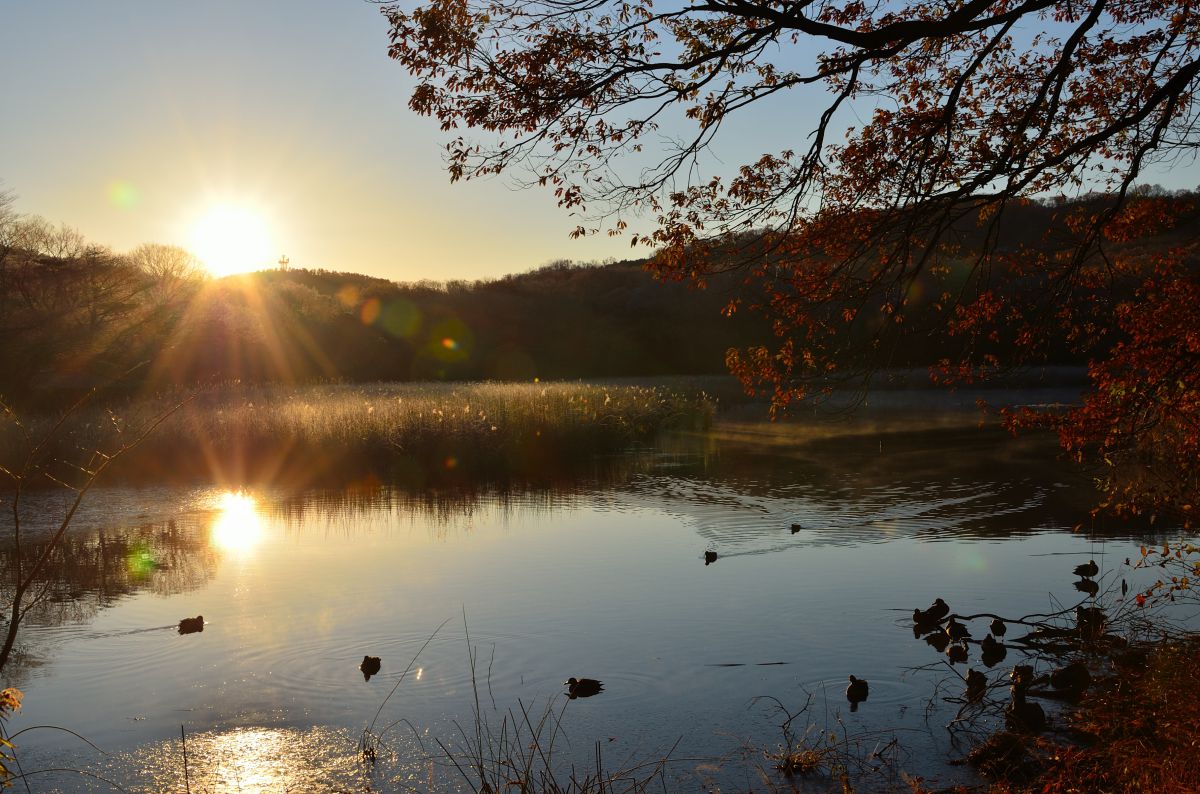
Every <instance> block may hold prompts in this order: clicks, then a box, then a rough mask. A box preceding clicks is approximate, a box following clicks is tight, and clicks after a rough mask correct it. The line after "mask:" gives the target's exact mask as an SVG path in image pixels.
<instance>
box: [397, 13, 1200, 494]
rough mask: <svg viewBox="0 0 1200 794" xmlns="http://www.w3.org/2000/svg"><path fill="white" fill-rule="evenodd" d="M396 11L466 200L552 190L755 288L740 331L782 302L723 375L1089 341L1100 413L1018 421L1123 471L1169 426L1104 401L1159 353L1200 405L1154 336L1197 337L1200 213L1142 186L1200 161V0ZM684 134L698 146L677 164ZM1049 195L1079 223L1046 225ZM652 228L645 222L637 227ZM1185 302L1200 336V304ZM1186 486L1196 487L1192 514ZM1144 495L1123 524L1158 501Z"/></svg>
mask: <svg viewBox="0 0 1200 794" xmlns="http://www.w3.org/2000/svg"><path fill="white" fill-rule="evenodd" d="M383 13H384V14H385V15H386V17H387V19H388V21H389V23H390V25H391V31H390V36H391V48H390V54H391V56H392V57H393V58H394V59H396V60H397V61H399V62H400V63H401V64H402V65H403V66H404V67H405V68H406V69H407V70H408V71H409V72H410V73H411V74H412V75H413V77H414V78H415V79H416V85H415V87H414V89H413V92H412V96H411V99H410V102H409V104H410V107H411V108H412V109H413V110H415V111H417V112H418V113H421V114H425V115H429V116H432V117H434V118H436V119H437V120H438V121H439V122H440V123H441V125H442V128H443V130H444V131H446V132H448V133H452V134H454V135H455V137H453V138H452V139H451V140H450V142H449V143H448V145H447V153H448V166H449V171H450V176H451V178H452V179H460V178H472V177H480V176H488V175H493V174H497V173H501V172H512V171H514V170H516V169H518V168H519V169H527V173H530V174H532V177H533V181H535V182H537V183H540V184H542V185H545V186H548V187H550V188H551V189H553V190H554V192H555V195H556V196H557V198H558V201H559V204H560V205H561V206H562V207H564V208H565V209H568V210H570V211H571V212H573V213H575V214H577V215H579V216H580V217H582V218H583V219H584V222H583V223H581V224H580V225H578V226H577V227H576V229H575V234H577V235H578V234H591V233H608V234H621V233H626V232H628V233H630V234H631V237H632V241H633V242H634V243H644V244H647V245H649V246H652V247H654V248H655V249H656V255H655V257H654V258H653V260H652V262H651V268H652V269H653V270H655V271H656V272H657V273H659V274H660V275H662V276H664V277H667V278H676V279H690V280H693V281H695V282H696V283H698V284H700V285H703V284H704V283H705V282H706V280H707V279H708V278H709V277H711V275H712V274H713V273H714V272H715V271H720V270H727V269H735V268H736V269H739V270H740V271H741V272H742V273H743V274H744V278H745V289H744V290H743V293H742V294H741V295H739V296H736V297H735V298H733V299H732V300H730V301H729V305H728V306H727V307H726V310H727V311H728V312H734V311H738V310H741V309H743V308H753V309H756V310H758V311H761V312H763V313H765V315H766V316H767V317H768V319H769V320H770V322H771V328H772V333H771V334H770V335H769V336H768V337H767V338H765V339H763V340H762V344H758V345H752V346H749V347H747V348H744V349H740V350H738V349H734V350H730V351H729V353H728V356H727V363H728V364H729V366H730V367H731V369H732V370H733V371H734V372H735V373H736V374H737V375H738V376H739V377H740V378H741V379H742V380H743V382H744V383H745V384H746V386H747V388H749V389H755V390H760V389H765V390H768V391H769V392H770V393H771V394H772V396H773V401H774V404H775V406H776V407H777V408H783V407H786V406H787V405H788V403H790V402H791V401H792V400H795V399H797V398H799V397H802V396H804V395H806V394H809V393H811V390H812V389H813V387H814V386H816V387H818V388H822V389H824V388H829V387H831V386H832V385H834V384H837V383H845V382H846V381H851V382H854V383H856V384H859V385H863V384H864V383H865V380H864V378H865V377H866V376H867V375H869V373H870V372H871V371H872V370H873V369H874V368H876V367H878V366H880V365H886V364H889V363H895V362H897V361H901V360H903V358H904V356H905V353H906V351H907V350H908V349H910V347H911V345H913V344H914V343H917V342H919V341H920V340H923V339H927V338H929V337H930V336H936V337H939V338H949V339H953V340H954V341H955V342H956V345H955V351H954V355H951V356H946V357H944V358H943V359H942V360H941V361H940V362H939V364H938V366H937V367H935V371H934V375H935V377H936V378H938V379H940V380H945V381H949V382H960V381H963V380H974V379H978V378H982V377H987V376H989V375H991V374H993V373H995V372H996V371H997V370H998V369H999V368H1001V367H1004V366H1012V365H1020V364H1026V363H1030V362H1036V361H1041V360H1046V359H1047V358H1048V357H1051V356H1061V355H1062V352H1063V351H1064V350H1068V351H1071V352H1073V353H1074V354H1075V355H1076V356H1078V357H1080V359H1081V360H1086V359H1089V358H1090V359H1092V360H1093V361H1094V362H1095V365H1094V367H1093V371H1092V375H1093V379H1094V384H1095V388H1094V390H1093V391H1092V393H1091V394H1092V398H1091V400H1090V401H1089V410H1087V411H1083V412H1076V413H1072V414H1070V415H1067V416H1061V415H1058V416H1048V415H1036V416H1030V415H1029V414H1028V413H1021V414H1019V415H1017V414H1014V415H1012V417H1011V419H1012V421H1013V422H1014V423H1027V422H1031V421H1038V422H1041V423H1044V424H1052V425H1054V426H1056V427H1058V428H1059V429H1060V431H1061V432H1062V433H1063V434H1064V435H1063V438H1064V442H1065V443H1067V445H1068V447H1069V448H1070V449H1071V450H1072V451H1073V452H1075V453H1077V454H1078V455H1079V456H1081V457H1084V458H1091V457H1092V456H1093V454H1094V455H1095V459H1097V460H1103V461H1106V462H1107V463H1109V464H1111V465H1114V466H1116V465H1117V464H1118V463H1120V461H1117V460H1114V459H1113V457H1112V455H1110V454H1106V453H1113V454H1115V453H1116V452H1117V451H1118V450H1126V451H1129V450H1132V449H1134V448H1138V449H1142V450H1143V451H1144V448H1143V447H1141V446H1140V445H1139V442H1138V439H1139V438H1141V436H1140V435H1139V434H1140V433H1141V428H1142V427H1143V425H1141V424H1139V423H1138V420H1137V415H1138V412H1139V411H1141V412H1144V411H1145V409H1146V405H1145V404H1143V403H1140V402H1137V401H1133V400H1126V399H1125V398H1124V397H1122V396H1114V392H1113V390H1111V389H1108V385H1109V384H1112V383H1114V382H1118V381H1121V382H1123V381H1126V380H1130V379H1133V380H1136V378H1137V377H1138V371H1137V370H1139V369H1140V368H1143V367H1145V366H1146V362H1145V361H1144V360H1143V359H1144V357H1155V356H1158V357H1165V358H1164V360H1163V361H1162V362H1161V366H1159V365H1151V366H1150V367H1149V369H1148V370H1147V371H1148V372H1155V373H1158V372H1160V370H1161V371H1162V372H1166V371H1168V370H1169V371H1170V372H1171V373H1172V377H1174V383H1173V384H1172V385H1171V388H1176V389H1181V390H1183V391H1184V392H1186V393H1187V394H1188V395H1194V391H1193V390H1194V389H1195V388H1196V387H1197V385H1200V384H1198V382H1197V381H1198V380H1200V379H1197V377H1196V374H1197V370H1198V369H1200V368H1198V367H1197V365H1196V361H1195V360H1194V358H1195V356H1194V351H1193V352H1186V351H1187V350H1188V349H1189V348H1187V345H1186V344H1185V345H1184V346H1183V347H1180V346H1177V345H1176V346H1171V345H1164V344H1156V343H1154V342H1153V341H1152V340H1150V341H1145V342H1144V343H1137V342H1135V341H1133V340H1131V338H1130V337H1131V331H1132V330H1134V329H1135V327H1137V326H1138V324H1139V323H1141V322H1155V321H1157V320H1158V319H1159V318H1164V317H1167V316H1172V317H1178V316H1179V315H1178V314H1177V313H1176V314H1172V311H1170V310H1161V308H1162V307H1161V306H1160V303H1161V301H1162V300H1170V298H1169V297H1164V296H1168V295H1173V294H1184V293H1186V292H1187V291H1188V289H1194V287H1189V288H1186V289H1185V288H1179V289H1178V290H1175V292H1163V291H1162V290H1158V289H1156V288H1155V287H1154V285H1161V284H1163V283H1178V282H1180V281H1186V282H1187V283H1188V284H1189V285H1194V283H1195V271H1196V268H1195V258H1196V237H1195V228H1196V225H1195V223H1194V221H1195V219H1196V215H1195V210H1194V207H1193V206H1192V204H1191V201H1190V197H1176V196H1171V195H1160V194H1161V192H1162V191H1157V193H1158V194H1156V192H1155V191H1147V190H1139V188H1138V187H1137V185H1136V182H1137V180H1138V179H1139V177H1140V176H1141V175H1142V174H1143V173H1144V172H1145V170H1146V168H1147V167H1148V166H1150V165H1151V164H1155V163H1164V162H1167V163H1170V162H1172V161H1174V160H1178V159H1180V158H1194V157H1195V153H1196V150H1197V147H1198V146H1200V136H1197V134H1196V133H1197V121H1198V119H1200V116H1198V115H1197V110H1198V108H1197V104H1196V100H1195V91H1196V89H1197V85H1198V74H1200V60H1198V59H1197V52H1198V50H1200V8H1198V7H1197V6H1195V4H1193V3H1191V2H1188V1H1186V0H1175V1H1174V2H1171V1H1168V2H1163V1H1162V0H1094V1H1093V2H1083V3H1078V2H1074V1H1073V0H951V2H919V1H918V2H913V1H911V0H906V1H905V2H896V3H863V2H860V1H859V0H824V1H823V2H809V1H808V0H699V1H698V2H693V3H687V4H667V5H662V6H658V5H653V4H651V3H650V2H649V0H626V2H603V0H488V2H474V1H473V0H431V1H430V2H427V3H425V4H423V5H421V6H419V7H417V8H415V9H412V10H407V8H404V7H400V6H398V5H395V4H387V5H385V7H384V8H383ZM814 97H815V98H816V100H817V102H818V103H819V104H818V105H817V108H816V109H817V110H818V111H819V112H818V113H817V114H816V115H815V116H814V121H813V123H812V124H811V125H810V127H809V128H806V129H797V130H796V134H795V136H794V137H795V139H796V143H795V145H794V146H792V147H789V148H787V149H785V150H783V151H778V152H768V153H764V154H762V155H761V156H758V157H756V158H755V159H753V160H752V161H751V162H748V163H746V164H744V165H742V166H741V167H740V168H737V169H736V170H734V171H732V172H730V173H724V174H723V173H720V172H719V171H716V172H714V173H712V174H710V173H707V172H706V167H705V166H706V164H708V165H711V161H710V160H707V159H706V150H707V149H708V148H709V147H710V144H713V143H714V142H716V141H717V140H718V139H719V136H720V135H721V131H722V128H723V126H724V125H725V122H726V120H727V119H729V118H730V117H732V116H734V115H737V114H743V113H746V112H748V111H751V110H752V109H754V108H762V109H763V110H764V111H769V110H770V109H776V110H777V109H778V108H779V107H780V102H787V103H790V104H792V105H794V104H795V103H796V102H797V101H798V100H811V99H813V98H814ZM859 116H865V120H864V121H859V120H858V117H859ZM680 118H682V119H684V120H689V121H690V127H688V129H689V130H690V131H689V132H688V133H687V134H686V135H685V136H684V137H681V138H679V139H678V140H676V141H675V142H674V145H673V146H672V147H668V148H667V149H661V148H658V146H657V144H656V143H655V142H656V141H657V140H658V139H660V138H661V136H662V135H664V134H665V133H666V132H672V133H674V132H675V131H676V130H677V129H679V126H678V125H679V123H680ZM756 118H759V119H762V118H769V117H767V116H765V114H764V115H761V116H757V117H756ZM793 119H794V116H792V115H789V116H787V120H786V121H784V120H782V119H781V120H780V123H787V124H792V123H794V120H793ZM462 128H470V129H472V130H474V131H475V132H476V133H477V134H479V135H482V136H484V140H481V141H477V140H473V139H471V138H468V137H466V136H464V135H461V134H458V132H457V131H459V130H461V129H462ZM843 133H844V137H843V136H842V134H843ZM651 145H653V146H655V147H656V149H655V153H652V152H648V151H647V150H646V147H648V146H651ZM707 170H713V169H711V168H709V169H707ZM1062 196H1072V197H1073V198H1069V199H1064V198H1062ZM1032 202H1041V203H1046V202H1049V203H1050V204H1051V206H1052V208H1053V209H1054V211H1055V213H1056V216H1057V217H1056V221H1057V222H1055V223H1051V224H1048V225H1043V226H1041V227H1040V228H1038V227H1037V226H1034V227H1032V228H1031V227H1030V226H1029V224H1028V223H1027V221H1028V217H1029V210H1030V209H1031V203H1032ZM645 216H649V217H651V218H653V224H652V225H651V226H650V227H649V229H648V230H641V231H636V232H635V231H634V230H632V229H629V228H628V225H629V224H630V223H631V222H633V221H634V220H635V219H637V218H640V217H645ZM1172 229H1175V230H1177V231H1178V234H1177V236H1176V239H1174V242H1175V243H1176V245H1175V247H1174V248H1172V249H1171V250H1170V251H1168V252H1167V253H1166V254H1163V255H1161V256H1160V255H1154V256H1151V255H1150V254H1148V253H1147V251H1146V250H1145V246H1143V245H1142V244H1141V241H1142V240H1143V238H1145V237H1147V236H1149V235H1162V234H1168V233H1171V231H1172ZM1155 301H1159V302H1160V303H1155ZM1155 307H1158V308H1155ZM1172 309H1173V310H1177V312H1183V313H1184V314H1183V317H1184V318H1186V320H1187V321H1188V322H1190V323H1191V325H1190V327H1196V323H1195V322H1194V321H1195V320H1200V317H1197V316H1196V312H1197V310H1196V308H1195V304H1194V302H1193V303H1190V304H1189V303H1186V302H1181V301H1173V302H1172ZM1138 330H1144V329H1140V328H1138ZM1129 344H1134V345H1136V349H1137V351H1138V353H1137V355H1131V354H1130V352H1129V351H1130V350H1131V348H1130V347H1128V346H1127V345H1129ZM1123 345H1125V347H1123ZM1122 351H1123V354H1122ZM1168 359H1169V360H1168ZM1131 367H1133V368H1134V370H1130V368H1131ZM1176 375H1182V376H1183V377H1175V376H1176ZM1156 376H1157V375H1156ZM1106 390H1107V391H1106ZM1097 399H1103V400H1104V408H1103V410H1101V409H1100V408H1098V407H1097V406H1098V403H1097V402H1096V400H1097ZM1172 404H1173V405H1176V406H1179V407H1180V408H1181V410H1182V411H1183V414H1173V416H1172V418H1171V420H1170V422H1169V424H1170V425H1171V427H1172V428H1173V430H1172V431H1171V432H1163V433H1159V434H1158V435H1157V436H1156V438H1157V439H1160V440H1162V439H1165V440H1166V441H1165V442H1164V443H1170V441H1169V439H1170V438H1171V436H1172V433H1173V432H1174V429H1179V430H1183V429H1186V430H1187V432H1188V433H1190V434H1191V438H1193V439H1194V438H1195V434H1196V425H1197V423H1198V422H1197V420H1198V419H1200V415H1198V414H1197V412H1196V410H1195V405H1196V400H1195V399H1194V398H1193V397H1191V396H1188V397H1186V398H1185V399H1182V400H1174V401H1173V403H1172ZM1112 434H1117V435H1119V436H1120V437H1121V438H1123V439H1125V440H1126V441H1128V442H1130V443H1121V444H1118V443H1109V441H1106V438H1108V437H1109V436H1111V435H1112ZM1154 446H1155V448H1156V449H1157V450H1158V452H1156V453H1155V454H1160V453H1162V452H1164V450H1163V449H1162V448H1161V444H1158V443H1157V441H1156V442H1155V445H1154ZM1137 457H1138V454H1133V453H1132V452H1131V453H1130V454H1129V455H1127V456H1126V459H1128V460H1129V461H1131V462H1132V461H1134V459H1136V458H1137ZM1184 479H1185V480H1186V481H1177V482H1175V483H1174V484H1173V485H1172V488H1173V489H1174V491H1175V492H1176V493H1181V494H1182V493H1191V494H1194V493H1195V491H1196V481H1195V477H1194V475H1193V474H1188V475H1187V477H1185V478H1184ZM1134 490H1135V491H1137V489H1134ZM1127 495H1128V496H1129V497H1130V498H1127V499H1126V498H1122V499H1119V500H1116V501H1115V502H1114V504H1116V503H1117V502H1119V503H1120V504H1121V505H1123V506H1125V507H1129V508H1130V509H1137V506H1138V504H1139V500H1140V496H1139V495H1138V493H1130V494H1127ZM1142 495H1144V492H1143V493H1142ZM1189 501H1190V497H1187V498H1184V500H1183V502H1181V503H1179V504H1185V503H1187V502H1189Z"/></svg>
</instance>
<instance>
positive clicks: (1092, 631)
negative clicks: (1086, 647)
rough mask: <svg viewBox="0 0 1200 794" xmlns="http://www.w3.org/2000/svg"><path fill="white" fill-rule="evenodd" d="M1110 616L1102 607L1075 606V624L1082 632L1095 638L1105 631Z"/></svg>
mask: <svg viewBox="0 0 1200 794" xmlns="http://www.w3.org/2000/svg"><path fill="white" fill-rule="evenodd" d="M1107 623H1108V616H1107V615H1105V614H1104V610H1103V609H1101V608H1100V607H1075V625H1076V626H1077V627H1078V628H1079V631H1080V633H1081V634H1083V635H1085V636H1088V637H1092V638H1095V637H1097V636H1099V635H1100V634H1103V633H1104V627H1105V626H1106V625H1107Z"/></svg>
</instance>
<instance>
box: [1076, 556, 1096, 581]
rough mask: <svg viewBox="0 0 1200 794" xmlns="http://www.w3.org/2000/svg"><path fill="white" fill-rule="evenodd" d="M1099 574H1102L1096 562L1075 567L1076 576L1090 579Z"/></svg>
mask: <svg viewBox="0 0 1200 794" xmlns="http://www.w3.org/2000/svg"><path fill="white" fill-rule="evenodd" d="M1098 573H1100V566H1099V565H1097V564H1096V561H1095V560H1088V561H1087V562H1086V563H1085V564H1083V565H1076V566H1075V575H1076V576H1082V577H1084V578H1087V579H1090V578H1091V577H1093V576H1095V575H1096V574H1098Z"/></svg>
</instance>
